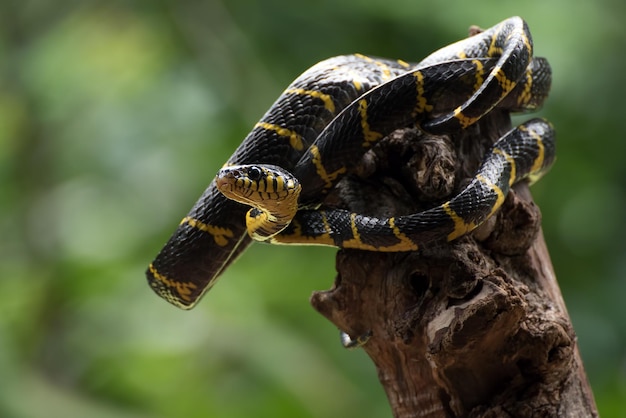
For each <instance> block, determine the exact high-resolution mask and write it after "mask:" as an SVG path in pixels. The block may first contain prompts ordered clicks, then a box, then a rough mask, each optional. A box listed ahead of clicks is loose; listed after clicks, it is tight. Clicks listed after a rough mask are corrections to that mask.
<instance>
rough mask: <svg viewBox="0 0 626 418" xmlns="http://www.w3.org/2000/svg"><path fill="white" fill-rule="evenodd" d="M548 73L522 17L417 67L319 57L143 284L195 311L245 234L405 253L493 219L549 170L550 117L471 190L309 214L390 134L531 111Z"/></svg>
mask: <svg viewBox="0 0 626 418" xmlns="http://www.w3.org/2000/svg"><path fill="white" fill-rule="evenodd" d="M550 81H551V73H550V67H549V65H548V63H547V61H545V60H544V59H541V58H533V55H532V40H531V37H530V33H529V31H528V27H527V25H526V23H525V22H524V21H523V20H522V19H521V18H519V17H514V18H510V19H507V20H505V21H503V22H501V23H499V24H498V25H496V26H494V27H492V28H490V29H487V30H485V31H483V32H480V33H478V34H476V35H474V36H472V37H470V38H467V39H464V40H462V41H459V42H457V43H454V44H452V45H449V46H447V47H445V48H443V49H441V50H439V51H436V52H435V53H433V54H431V55H430V56H428V57H426V58H425V59H424V60H422V61H421V62H420V63H417V64H410V63H407V62H404V61H401V60H397V61H394V60H386V59H378V58H371V57H367V56H364V55H358V54H357V55H347V56H339V57H335V58H330V59H328V60H325V61H322V62H320V63H318V64H317V65H315V66H313V67H311V68H310V69H309V70H307V71H306V72H304V73H303V74H302V75H301V76H300V77H298V78H297V79H296V80H295V81H294V82H293V83H292V84H291V85H290V86H288V87H287V89H286V90H285V91H284V92H283V94H282V95H281V96H280V97H279V98H278V100H277V101H276V102H275V103H274V104H273V105H272V107H271V108H270V109H269V110H268V112H267V113H266V114H265V115H264V116H263V117H262V118H261V120H260V121H259V122H258V123H257V124H256V125H255V126H254V128H253V129H252V131H251V132H250V134H248V136H247V137H246V138H245V139H244V141H243V142H242V143H241V145H240V146H239V147H238V148H237V150H236V151H235V153H234V154H233V155H232V156H231V158H230V159H229V160H228V162H226V164H225V165H224V167H223V168H222V170H220V172H219V173H218V176H217V177H216V179H215V180H214V181H213V182H212V183H211V184H210V185H209V187H208V188H207V189H206V190H205V192H204V193H203V195H202V196H201V197H200V199H199V200H198V202H197V203H196V204H195V205H194V207H193V208H192V209H191V211H190V212H189V214H188V215H187V216H186V217H184V218H183V220H182V221H181V223H180V225H179V226H178V228H177V230H176V231H175V233H174V234H173V235H172V237H171V238H170V240H169V241H168V242H167V244H166V245H165V246H164V247H163V249H162V250H161V252H160V253H159V254H158V256H157V257H156V259H155V260H154V261H153V262H152V263H151V264H150V266H149V268H148V271H147V277H148V281H149V283H150V286H151V287H152V288H153V289H154V290H155V291H156V292H157V293H158V294H159V295H160V296H162V297H163V298H165V299H166V300H167V301H169V302H171V303H173V304H174V305H176V306H178V307H181V308H183V309H189V308H191V307H193V306H194V305H195V303H196V302H197V301H198V300H199V298H200V297H201V296H202V295H203V294H204V292H206V291H207V290H208V289H210V288H211V287H212V285H213V284H214V283H215V281H216V279H217V277H218V276H219V275H220V274H221V273H222V272H223V270H224V269H225V268H226V267H227V266H228V265H229V264H230V263H231V262H232V261H233V260H234V258H235V257H237V256H238V255H239V254H240V253H241V252H242V251H243V250H244V249H245V248H246V247H247V246H248V245H249V244H250V242H251V238H250V236H253V237H254V238H255V239H257V240H261V241H269V242H276V243H300V244H320V245H333V246H338V247H345V248H358V249H364V250H371V251H413V250H417V249H418V248H419V246H420V245H424V244H425V243H428V242H430V241H433V240H438V239H447V240H452V239H455V238H457V237H459V236H461V235H463V234H466V233H467V232H469V231H471V230H472V229H473V228H475V227H476V226H477V225H479V224H480V223H481V222H483V221H484V220H485V219H487V218H489V217H490V216H491V215H493V214H494V212H495V211H496V210H497V209H498V208H499V206H500V205H501V204H502V202H503V200H504V197H505V196H506V193H507V191H508V189H509V187H510V186H511V185H512V184H513V183H515V182H517V181H520V180H523V179H525V178H528V177H537V176H539V175H540V174H541V173H543V172H544V171H545V170H546V169H547V168H549V166H550V164H551V162H552V161H553V158H554V133H553V130H552V127H551V126H550V124H548V123H547V122H545V121H543V120H541V119H534V120H531V121H529V122H526V123H524V124H522V125H520V126H519V127H517V128H515V129H513V130H512V131H510V132H509V133H508V134H506V135H504V136H503V137H502V138H501V139H500V140H499V141H497V142H496V143H495V144H494V146H493V147H492V149H491V151H490V152H488V153H487V154H486V156H485V159H484V161H483V164H482V166H481V168H480V169H479V170H478V172H477V173H476V175H475V177H474V179H473V180H472V182H471V183H470V184H469V185H468V186H467V188H465V189H464V190H463V191H461V192H460V193H459V194H458V195H456V196H454V197H452V199H450V200H449V201H448V202H446V203H444V204H442V205H440V206H437V207H434V208H432V209H429V210H426V211H424V212H420V213H416V214H413V215H407V216H398V217H390V218H384V219H379V218H372V217H368V216H366V215H363V214H355V213H350V212H347V211H344V210H332V211H325V210H314V209H310V208H313V207H316V206H317V205H319V204H320V203H321V201H322V200H323V198H324V196H325V195H326V194H327V193H328V191H329V190H331V189H332V188H333V187H334V186H335V185H336V184H337V182H338V181H339V180H340V179H341V178H342V177H343V176H344V175H345V174H347V173H349V172H350V171H351V170H352V169H353V168H354V165H355V164H356V163H357V162H358V161H359V159H360V156H362V155H363V154H364V153H365V152H366V151H367V150H368V149H371V147H373V146H374V145H375V144H376V143H377V142H378V141H380V140H381V139H382V138H383V137H385V136H386V135H387V134H389V133H390V132H392V131H393V130H395V129H398V128H403V127H407V126H417V127H419V128H420V129H422V130H424V131H426V132H429V133H435V134H453V133H454V132H458V131H459V130H462V129H465V128H467V127H469V126H471V125H473V124H474V123H476V122H477V121H478V120H480V118H481V117H482V116H484V115H485V114H487V113H489V112H490V111H491V110H492V109H493V108H495V107H498V108H502V109H505V110H507V111H511V112H514V111H525V110H533V109H536V108H538V107H539V106H541V104H542V103H543V101H544V99H545V98H546V97H547V94H548V91H549V88H550ZM223 193H224V194H223ZM225 194H226V195H227V196H228V197H226V196H225ZM240 202H242V203H245V204H244V205H242V204H241V203H240ZM250 206H254V208H253V209H250ZM246 223H247V225H246Z"/></svg>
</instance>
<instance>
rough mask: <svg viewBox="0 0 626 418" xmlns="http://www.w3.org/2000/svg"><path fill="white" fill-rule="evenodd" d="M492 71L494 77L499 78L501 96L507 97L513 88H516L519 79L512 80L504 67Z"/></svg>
mask: <svg viewBox="0 0 626 418" xmlns="http://www.w3.org/2000/svg"><path fill="white" fill-rule="evenodd" d="M492 73H493V74H494V77H495V78H496V79H497V80H498V84H500V88H501V89H502V94H501V95H500V97H505V96H506V95H507V94H509V93H510V92H511V90H513V89H514V88H515V85H516V84H517V81H513V80H510V79H509V78H508V77H507V76H506V74H505V73H504V71H503V70H502V67H496V68H494V69H493V71H492Z"/></svg>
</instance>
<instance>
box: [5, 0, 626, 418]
mask: <svg viewBox="0 0 626 418" xmlns="http://www.w3.org/2000/svg"><path fill="white" fill-rule="evenodd" d="M624 11H625V5H624V3H623V1H621V0H598V1H595V2H582V1H573V2H572V1H566V0H554V1H549V2H548V1H543V0H542V1H538V0H532V1H528V2H524V3H523V4H522V3H520V2H512V1H495V0H477V1H475V2H466V3H462V4H461V3H460V2H454V1H452V2H435V1H432V0H431V1H422V2H417V1H407V0H393V1H381V0H346V1H334V0H333V1H332V2H331V1H329V0H320V1H315V2H314V1H305V2H289V1H283V0H266V1H264V2H255V1H245V0H241V1H229V2H226V1H221V2H220V1H219V0H208V1H204V2H201V1H197V2H193V1H175V0H156V1H145V2H142V1H115V0H113V1H111V0H110V1H106V2H105V1H89V0H87V1H78V0H56V1H54V2H44V1H37V0H23V1H17V0H3V1H2V2H1V3H0V74H1V78H0V234H1V237H2V240H1V241H0V379H1V382H0V416H2V417H9V418H31V417H37V418H38V417H50V418H54V417H96V418H99V417H102V418H108V417H118V418H119V417H121V418H126V417H128V418H139V417H142V418H143V417H146V418H147V417H150V418H154V417H189V418H193V417H222V416H228V417H235V418H236V417H250V416H254V417H281V416H289V417H291V416H299V417H336V416H363V417H373V416H390V412H389V408H388V406H387V403H386V398H385V396H384V394H383V392H382V390H381V388H380V386H379V384H378V381H377V378H376V374H375V370H374V367H373V366H372V365H371V363H370V362H369V361H368V359H367V358H366V356H365V355H364V354H363V353H360V352H346V351H344V350H343V349H342V348H341V347H340V345H339V342H338V336H337V331H336V330H335V329H333V327H332V326H331V325H330V324H329V323H327V322H326V321H325V320H324V319H323V318H322V317H321V316H320V315H318V314H317V313H315V312H314V311H313V310H312V309H311V308H310V307H309V305H308V302H307V298H308V296H309V295H310V293H311V291H312V290H314V289H324V288H328V287H329V286H330V285H331V284H332V281H333V277H334V254H335V250H333V249H324V248H317V249H316V248H296V247H280V248H277V247H270V246H262V245H255V246H253V247H252V248H251V249H250V250H249V251H248V252H247V253H246V254H244V256H243V257H242V258H241V259H240V260H239V261H238V262H237V263H236V264H235V265H233V266H232V268H231V269H229V270H228V271H227V272H226V273H225V274H224V275H223V278H222V280H221V281H220V283H219V284H218V285H217V286H216V287H215V288H214V289H213V291H212V292H211V293H210V294H209V295H207V297H206V298H205V299H204V300H203V303H201V304H200V305H199V307H198V308H196V309H195V310H193V311H191V312H182V311H179V310H177V309H175V308H173V307H171V306H169V305H168V304H166V303H165V302H163V301H162V300H160V299H159V298H157V297H156V296H155V295H154V294H153V293H152V291H151V290H150V289H149V288H148V287H147V285H146V283H145V279H144V270H145V268H146V265H147V263H148V262H150V261H151V260H152V258H153V256H154V255H155V254H156V253H157V252H158V250H159V249H160V247H161V245H162V244H163V243H164V242H165V240H166V239H167V238H168V236H169V234H170V233H171V232H172V231H173V229H174V228H175V226H176V224H177V223H178V221H179V219H181V218H182V216H184V214H186V213H187V211H188V209H189V208H190V207H191V205H192V204H193V203H194V201H195V199H196V198H197V196H199V194H200V193H201V192H202V190H203V189H204V187H205V186H206V185H207V184H208V183H209V181H210V179H211V178H212V176H213V175H214V173H215V172H216V170H217V169H218V168H219V167H220V166H221V164H222V163H223V162H224V161H225V160H226V158H227V157H228V156H229V155H230V153H231V152H232V151H233V150H234V148H235V147H236V146H237V144H238V143H239V142H240V141H241V139H242V138H243V137H244V136H245V134H246V133H247V131H248V130H249V129H250V127H251V126H252V125H253V124H254V122H255V121H256V120H257V119H258V118H259V117H260V116H261V115H262V114H263V113H264V111H265V110H266V109H267V108H268V107H269V106H270V105H271V103H272V102H273V100H274V99H275V98H276V97H277V96H278V94H279V93H280V92H281V91H282V89H283V88H284V87H285V86H286V85H287V84H288V83H289V82H290V81H291V80H292V79H293V78H295V77H296V76H297V75H298V74H299V73H300V72H302V71H303V70H304V69H306V68H307V67H309V66H310V65H312V64H314V63H315V62H317V61H319V60H321V59H324V58H327V57H330V56H333V55H338V54H344V53H352V52H362V53H367V54H373V55H380V56H388V57H396V58H403V59H406V60H413V61H417V60H419V58H420V57H423V56H425V55H427V54H428V53H430V52H431V51H433V50H435V49H437V48H439V47H441V46H443V45H446V44H448V43H451V42H452V41H454V40H456V39H459V38H461V37H464V36H465V34H466V33H467V28H468V27H469V25H471V24H477V25H480V26H483V27H489V26H491V25H493V24H495V23H496V22H499V21H500V20H502V19H504V18H506V17H508V16H512V15H521V16H523V17H524V18H525V19H526V20H527V21H528V23H529V25H530V27H531V30H532V33H533V36H534V40H535V51H536V54H537V55H542V56H546V57H548V58H549V59H550V62H551V64H552V66H553V70H554V85H553V90H552V95H551V97H550V99H549V100H548V102H547V104H546V106H545V109H544V110H543V111H542V112H541V113H542V115H544V116H546V117H548V118H549V119H550V120H551V121H552V122H553V123H554V124H555V126H556V127H557V130H558V135H559V151H558V155H559V157H558V161H557V164H556V166H555V167H554V169H553V170H552V172H551V173H550V174H549V175H548V176H547V177H545V178H544V179H543V180H542V181H541V182H540V183H538V184H537V185H536V186H535V187H534V188H533V191H534V195H535V197H536V200H537V202H538V204H539V205H540V206H541V208H542V211H543V215H544V233H545V235H546V239H547V242H548V245H549V247H550V250H551V254H552V257H553V262H554V265H555V269H556V271H557V274H558V277H559V279H560V283H561V285H562V290H563V293H564V297H565V300H566V303H567V305H568V309H569V311H570V314H571V316H572V319H573V322H574V326H575V328H576V330H577V333H578V337H579V342H580V347H581V351H582V355H583V358H584V361H585V366H586V370H587V373H588V376H589V378H590V380H591V383H592V386H593V388H594V392H595V396H596V400H597V402H598V405H599V407H600V411H601V414H602V416H603V417H624V416H625V415H624V414H625V412H624V410H626V402H625V401H624V399H626V321H624V318H626V307H625V306H626V304H625V303H624V301H623V299H624V296H625V295H626V257H625V256H626V245H625V244H624V239H623V236H624V233H625V232H626V228H625V226H626V225H625V222H624V215H623V214H624V213H625V212H626V196H625V192H624V191H625V186H626V184H625V180H626V168H625V167H626V165H624V163H623V158H624V155H626V152H625V151H626V141H624V138H623V136H624V134H623V132H624V129H625V128H624V126H623V125H622V122H623V120H622V118H623V113H622V112H623V111H624V97H623V95H624V89H623V85H622V84H621V81H620V80H622V81H623V79H624V76H623V68H624V64H625V60H626V58H624V55H623V53H622V52H623V51H624V48H625V47H626V26H625V25H624V23H623V20H624V17H626V14H625V13H624ZM524 117H525V116H524ZM521 118H523V117H520V120H521ZM288 260H291V261H288Z"/></svg>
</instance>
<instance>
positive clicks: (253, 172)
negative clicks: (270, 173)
mask: <svg viewBox="0 0 626 418" xmlns="http://www.w3.org/2000/svg"><path fill="white" fill-rule="evenodd" d="M262 174H263V173H262V172H261V169H260V168H258V167H250V169H249V170H248V178H249V179H250V180H252V181H259V180H261V175H262Z"/></svg>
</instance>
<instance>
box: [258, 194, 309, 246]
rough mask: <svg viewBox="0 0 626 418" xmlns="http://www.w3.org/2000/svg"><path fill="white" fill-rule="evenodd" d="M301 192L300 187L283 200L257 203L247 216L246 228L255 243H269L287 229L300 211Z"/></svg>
mask: <svg viewBox="0 0 626 418" xmlns="http://www.w3.org/2000/svg"><path fill="white" fill-rule="evenodd" d="M300 190H301V189H300V185H298V187H297V189H296V190H292V192H291V193H290V194H289V195H288V196H286V197H284V198H283V199H281V200H278V201H272V200H263V201H261V202H259V203H255V205H254V207H253V208H252V209H250V210H249V211H248V213H247V214H246V228H247V230H248V234H249V235H250V237H252V239H254V240H255V241H267V240H268V239H270V238H271V237H273V236H274V235H276V234H278V233H280V232H281V231H282V230H283V229H285V228H286V227H287V226H288V225H289V224H290V223H291V220H292V219H293V217H294V216H295V215H296V212H297V211H298V198H299V196H300Z"/></svg>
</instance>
